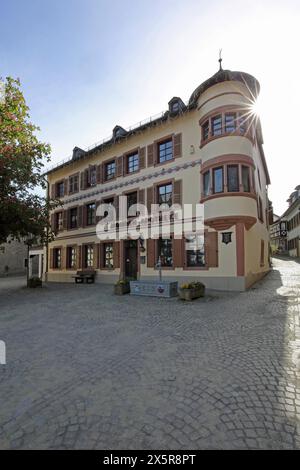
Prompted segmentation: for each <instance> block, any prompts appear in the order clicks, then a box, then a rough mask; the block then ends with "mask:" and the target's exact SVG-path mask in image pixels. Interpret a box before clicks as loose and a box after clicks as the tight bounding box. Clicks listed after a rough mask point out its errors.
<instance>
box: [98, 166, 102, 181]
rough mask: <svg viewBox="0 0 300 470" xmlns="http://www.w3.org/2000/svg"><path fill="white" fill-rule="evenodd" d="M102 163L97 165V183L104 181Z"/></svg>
mask: <svg viewBox="0 0 300 470" xmlns="http://www.w3.org/2000/svg"><path fill="white" fill-rule="evenodd" d="M102 182H103V181H102V165H101V164H100V165H98V166H97V183H98V184H100V183H102Z"/></svg>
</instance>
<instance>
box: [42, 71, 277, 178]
mask: <svg viewBox="0 0 300 470" xmlns="http://www.w3.org/2000/svg"><path fill="white" fill-rule="evenodd" d="M232 80H233V81H239V82H241V83H243V84H245V85H246V86H247V88H248V89H249V90H250V91H251V93H252V94H253V95H254V97H256V96H257V95H258V93H259V90H260V85H259V82H258V81H257V80H256V78H254V77H253V76H252V75H249V74H248V73H245V72H233V71H231V70H223V69H222V68H220V70H218V72H217V73H215V74H214V75H213V76H212V77H210V78H209V79H208V80H206V81H205V82H203V83H201V85H199V86H198V87H197V88H196V89H195V90H194V92H193V93H192V95H191V97H190V99H189V101H188V103H187V105H185V104H184V103H183V101H182V100H181V99H180V98H179V97H173V98H172V99H171V100H170V101H169V110H168V111H165V112H163V113H161V114H160V115H159V116H158V117H157V116H156V117H155V118H149V119H148V120H146V121H144V122H143V123H139V124H138V125H136V126H134V127H132V128H130V129H129V130H125V129H124V128H122V127H121V126H115V127H114V129H113V134H112V136H111V137H109V138H108V139H106V140H104V141H103V142H101V143H100V144H96V145H94V146H93V147H90V148H88V149H87V150H82V149H80V148H78V147H75V148H74V150H73V156H72V157H70V158H68V159H67V160H65V161H63V162H62V163H60V164H58V165H56V166H55V167H53V168H51V169H49V170H48V171H46V172H45V175H48V174H50V173H53V172H55V171H57V170H60V169H61V168H63V167H66V166H68V165H70V164H72V163H74V161H75V160H76V161H79V160H83V159H86V158H88V157H90V156H92V155H94V154H95V153H96V152H99V151H103V150H104V149H106V148H108V147H111V146H112V145H114V144H116V143H118V142H121V141H122V140H124V139H127V138H128V137H131V136H133V135H135V134H137V133H140V132H143V131H144V130H146V129H148V128H151V127H156V126H159V125H161V124H162V123H163V122H166V121H167V120H168V119H171V118H176V117H177V116H178V115H182V114H185V113H187V112H189V111H190V110H192V109H195V108H196V106H197V101H198V98H199V97H200V95H201V94H202V93H204V91H206V90H207V89H208V88H210V87H211V86H213V85H216V84H217V83H221V82H224V81H232ZM175 99H177V100H178V101H179V102H180V104H181V106H180V107H179V110H178V113H177V114H174V113H172V112H171V111H170V104H171V103H172V102H173V101H174V100H175ZM258 134H259V136H260V138H259V141H260V142H261V143H263V142H262V136H261V129H260V123H259V125H258ZM260 147H261V153H262V160H263V165H264V168H265V171H266V175H267V181H268V184H270V177H269V173H268V169H267V165H266V160H265V156H264V153H263V150H262V146H260Z"/></svg>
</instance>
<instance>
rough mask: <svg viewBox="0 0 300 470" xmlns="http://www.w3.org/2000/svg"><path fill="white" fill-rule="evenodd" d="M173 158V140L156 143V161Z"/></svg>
mask: <svg viewBox="0 0 300 470" xmlns="http://www.w3.org/2000/svg"><path fill="white" fill-rule="evenodd" d="M172 159H173V141H172V139H170V140H166V141H165V142H162V143H160V144H158V162H159V163H163V162H166V161H168V160H172Z"/></svg>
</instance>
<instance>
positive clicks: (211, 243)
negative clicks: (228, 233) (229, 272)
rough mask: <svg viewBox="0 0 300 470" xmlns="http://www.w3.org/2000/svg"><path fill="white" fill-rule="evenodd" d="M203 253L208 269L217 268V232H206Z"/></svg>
mask: <svg viewBox="0 0 300 470" xmlns="http://www.w3.org/2000/svg"><path fill="white" fill-rule="evenodd" d="M205 253H206V254H207V265H208V267H209V268H217V267H218V232H206V234H205Z"/></svg>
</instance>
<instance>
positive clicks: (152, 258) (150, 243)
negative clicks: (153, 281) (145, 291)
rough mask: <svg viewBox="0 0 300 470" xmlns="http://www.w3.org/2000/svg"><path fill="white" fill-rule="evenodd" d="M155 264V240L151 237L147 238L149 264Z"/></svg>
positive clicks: (151, 265)
mask: <svg viewBox="0 0 300 470" xmlns="http://www.w3.org/2000/svg"><path fill="white" fill-rule="evenodd" d="M154 265H155V240H152V239H151V238H149V239H148V240H147V266H148V268H154Z"/></svg>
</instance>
